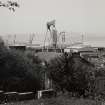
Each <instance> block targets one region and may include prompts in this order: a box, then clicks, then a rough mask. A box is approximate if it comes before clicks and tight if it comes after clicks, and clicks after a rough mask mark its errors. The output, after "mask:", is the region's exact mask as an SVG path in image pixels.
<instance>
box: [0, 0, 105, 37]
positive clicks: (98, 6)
mask: <svg viewBox="0 0 105 105" xmlns="http://www.w3.org/2000/svg"><path fill="white" fill-rule="evenodd" d="M3 1H4V0H3ZM17 1H18V2H19V4H20V8H17V9H16V12H12V11H9V10H8V9H6V8H2V7H1V8H0V34H13V33H33V32H40V33H43V32H46V22H47V21H50V20H53V19H55V20H56V28H57V30H58V31H59V32H60V31H63V30H65V31H67V32H71V31H72V32H79V33H96V34H97V35H100V34H102V35H104V34H105V0H17Z"/></svg>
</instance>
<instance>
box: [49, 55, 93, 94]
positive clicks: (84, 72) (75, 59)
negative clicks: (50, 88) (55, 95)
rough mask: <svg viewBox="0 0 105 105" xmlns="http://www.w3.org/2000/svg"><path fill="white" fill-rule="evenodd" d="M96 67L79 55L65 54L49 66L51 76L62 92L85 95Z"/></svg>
mask: <svg viewBox="0 0 105 105" xmlns="http://www.w3.org/2000/svg"><path fill="white" fill-rule="evenodd" d="M93 69H94V65H92V64H91V63H90V62H88V61H86V60H85V59H83V58H81V57H80V56H79V54H77V53H76V54H75V53H74V54H69V55H67V54H63V55H62V56H61V57H58V58H55V59H53V60H52V61H51V62H50V64H49V75H50V77H51V78H52V80H53V82H54V83H55V84H56V85H55V87H57V88H58V89H59V90H60V89H61V91H64V90H66V91H69V92H79V94H82V95H83V94H84V92H85V90H86V89H87V88H88V83H89V82H90V81H89V80H91V78H90V77H91V76H90V72H93Z"/></svg>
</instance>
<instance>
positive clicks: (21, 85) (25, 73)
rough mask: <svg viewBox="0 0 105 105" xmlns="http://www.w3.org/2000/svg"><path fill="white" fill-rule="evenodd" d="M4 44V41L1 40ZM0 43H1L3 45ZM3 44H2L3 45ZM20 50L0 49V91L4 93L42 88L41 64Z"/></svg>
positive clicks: (2, 47) (3, 47)
mask: <svg viewBox="0 0 105 105" xmlns="http://www.w3.org/2000/svg"><path fill="white" fill-rule="evenodd" d="M1 42H2V40H1ZM1 42H0V43H1ZM1 44H2V43H1ZM34 61H36V62H33V61H32V60H31V59H29V58H28V57H27V55H26V54H25V53H23V52H21V51H18V50H12V49H7V47H5V45H4V46H3V45H1V48H0V89H1V90H4V91H21V92H23V91H36V90H39V89H40V88H41V84H40V83H41V82H40V77H41V75H40V71H41V70H42V69H43V68H42V66H41V64H40V63H39V62H38V61H37V59H34Z"/></svg>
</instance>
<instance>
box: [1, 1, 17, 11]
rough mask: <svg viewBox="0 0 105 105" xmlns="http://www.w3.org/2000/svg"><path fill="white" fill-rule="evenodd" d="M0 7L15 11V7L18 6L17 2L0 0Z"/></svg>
mask: <svg viewBox="0 0 105 105" xmlns="http://www.w3.org/2000/svg"><path fill="white" fill-rule="evenodd" d="M0 7H6V8H8V9H9V10H12V11H13V12H15V8H16V7H19V4H18V3H17V2H14V1H10V0H8V1H7V2H2V1H0Z"/></svg>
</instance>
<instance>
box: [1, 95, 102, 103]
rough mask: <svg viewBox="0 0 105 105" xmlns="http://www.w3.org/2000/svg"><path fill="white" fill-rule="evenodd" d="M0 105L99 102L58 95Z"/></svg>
mask: <svg viewBox="0 0 105 105" xmlns="http://www.w3.org/2000/svg"><path fill="white" fill-rule="evenodd" d="M1 105H100V103H96V102H95V101H94V100H90V99H82V98H81V99H76V98H70V97H67V96H59V97H55V98H49V99H48V98H47V99H40V100H30V101H21V102H14V103H7V104H1Z"/></svg>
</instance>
